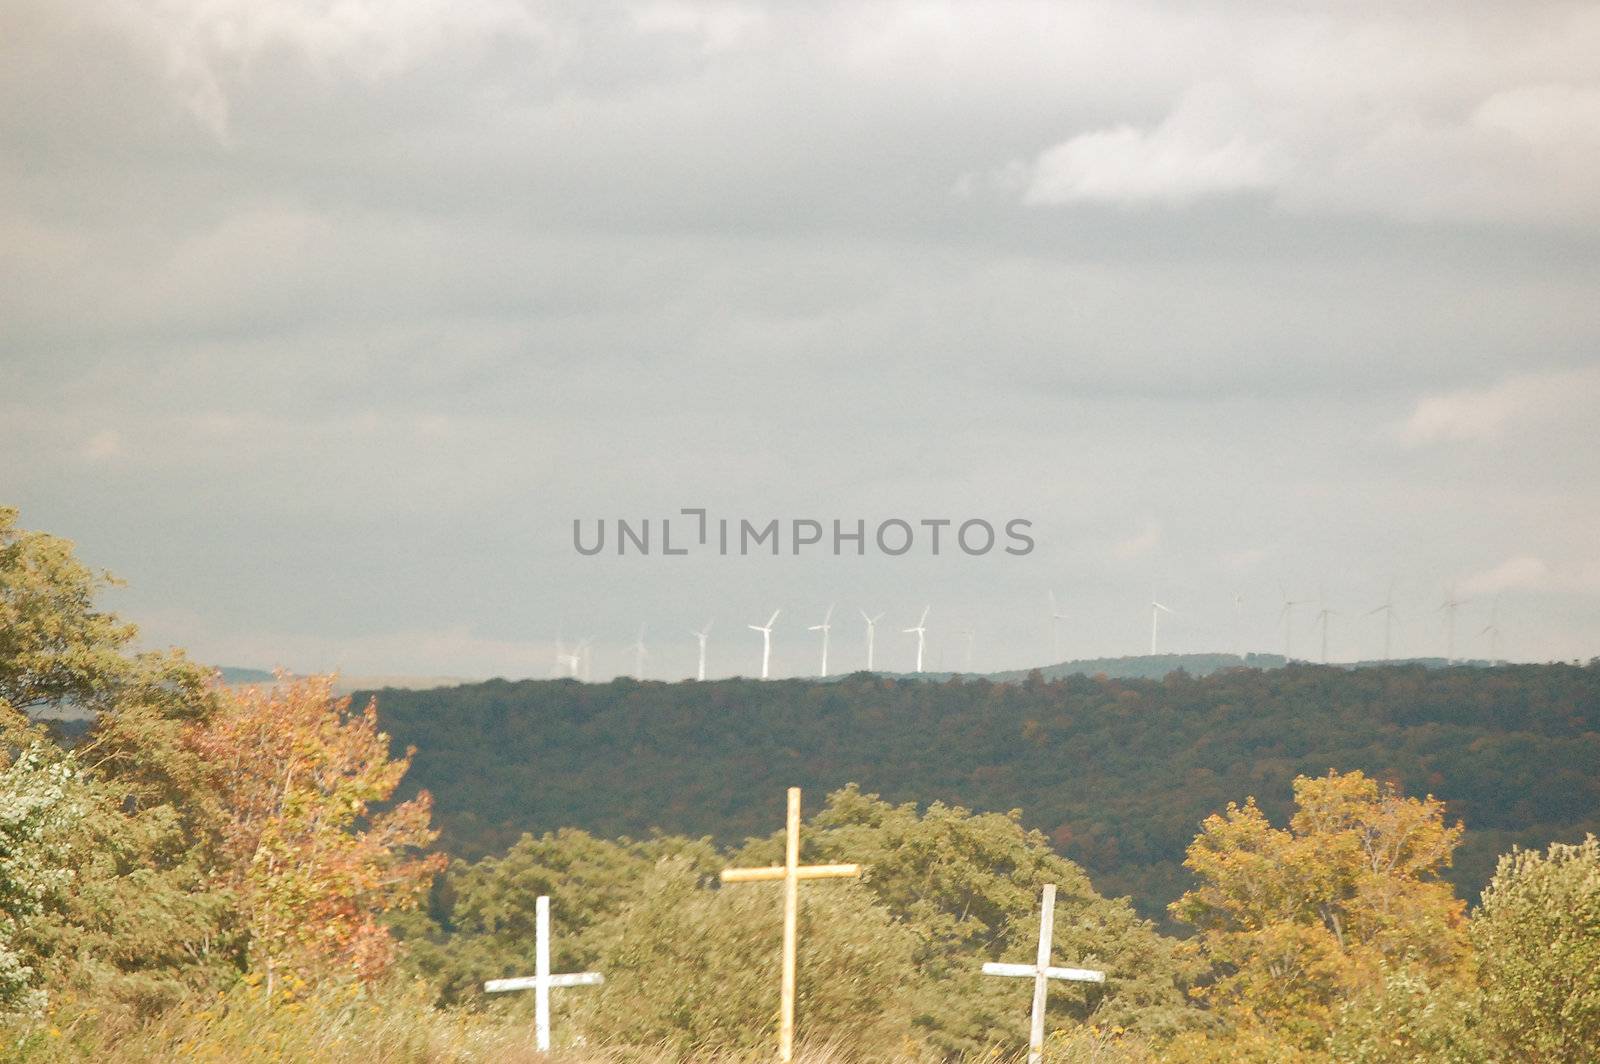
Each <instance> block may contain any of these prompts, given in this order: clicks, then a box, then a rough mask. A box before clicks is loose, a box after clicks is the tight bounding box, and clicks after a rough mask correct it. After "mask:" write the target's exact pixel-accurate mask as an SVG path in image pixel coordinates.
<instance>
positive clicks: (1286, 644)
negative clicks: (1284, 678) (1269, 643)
mask: <svg viewBox="0 0 1600 1064" xmlns="http://www.w3.org/2000/svg"><path fill="white" fill-rule="evenodd" d="M1278 591H1279V592H1280V593H1281V594H1282V595H1283V609H1281V610H1279V611H1278V620H1280V621H1282V622H1283V663H1284V664H1285V665H1287V664H1288V663H1289V662H1290V661H1291V660H1293V658H1294V610H1295V607H1296V606H1304V605H1305V600H1304V599H1292V598H1290V597H1289V592H1287V591H1285V590H1284V589H1283V587H1282V586H1281V585H1280V586H1279V587H1278Z"/></svg>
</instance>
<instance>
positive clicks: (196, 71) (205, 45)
mask: <svg viewBox="0 0 1600 1064" xmlns="http://www.w3.org/2000/svg"><path fill="white" fill-rule="evenodd" d="M99 14H100V16H101V17H102V18H103V19H104V20H105V21H107V22H109V23H110V24H112V25H116V26H121V27H125V28H126V29H127V31H128V32H130V33H132V34H133V35H136V36H138V37H140V38H142V39H143V40H144V41H145V42H146V43H147V44H148V45H149V46H150V47H151V48H152V49H153V50H154V51H156V52H157V54H159V55H160V56H161V59H162V62H163V64H164V66H165V68H166V74H167V76H168V78H169V79H170V80H171V82H172V84H173V86H174V87H175V88H176V90H177V91H178V93H179V95H180V97H181V98H182V101H183V103H184V105H185V106H186V107H187V108H188V110H189V111H190V112H191V113H192V114H193V115H194V117H195V118H196V119H197V120H199V121H200V122H201V124H203V125H204V126H206V127H207V128H209V129H210V130H211V131H212V132H214V133H216V134H217V135H218V136H223V137H225V136H226V135H227V132H228V125H229V111H230V94H231V92H232V91H233V89H234V88H235V87H236V84H237V83H238V82H240V81H241V79H242V76H245V75H248V73H249V71H250V68H251V67H252V66H253V65H254V64H255V63H256V61H257V60H259V59H260V58H261V57H263V56H265V55H267V54H269V53H271V52H272V51H274V50H283V51H286V52H289V53H292V54H294V55H296V56H298V57H300V58H301V59H303V60H304V61H306V62H307V63H308V64H309V65H310V66H311V67H312V68H313V69H314V70H316V71H317V72H319V73H321V74H329V73H336V72H342V73H348V74H353V75H355V76H356V77H359V78H364V79H367V80H377V79H381V78H391V77H395V76H397V75H399V74H402V73H404V72H406V71H408V70H411V69H413V68H415V67H416V66H418V65H419V64H421V63H422V62H424V61H425V60H427V59H429V58H430V57H432V56H435V55H437V54H439V53H441V52H444V51H447V50H450V49H459V48H462V47H468V48H478V47H482V46H484V45H486V44H487V43H488V42H489V41H491V40H493V39H494V38H496V37H513V38H518V39H523V40H540V41H544V40H548V39H549V33H548V31H547V29H546V27H545V26H544V25H543V23H541V22H540V20H539V19H538V18H536V17H535V16H534V14H533V13H532V11H531V10H530V8H529V7H528V6H527V5H524V4H521V3H517V2H516V0H400V2H395V0H340V2H339V3H328V2H326V0H273V2H271V3H260V2H257V0H160V2H156V3H144V2H138V0H103V2H102V4H101V5H99Z"/></svg>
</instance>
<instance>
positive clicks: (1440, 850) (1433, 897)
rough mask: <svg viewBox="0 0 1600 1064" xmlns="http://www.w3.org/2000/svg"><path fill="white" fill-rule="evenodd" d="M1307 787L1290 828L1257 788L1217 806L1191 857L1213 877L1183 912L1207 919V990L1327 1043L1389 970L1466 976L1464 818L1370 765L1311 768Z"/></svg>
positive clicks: (1243, 1016)
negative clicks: (1376, 774)
mask: <svg viewBox="0 0 1600 1064" xmlns="http://www.w3.org/2000/svg"><path fill="white" fill-rule="evenodd" d="M1294 797H1295V803H1296V807H1297V808H1296V811H1295V813H1294V815H1293V817H1292V818H1291V820H1290V822H1289V826H1288V828H1287V829H1279V828H1274V827H1273V826H1272V825H1271V824H1270V823H1269V822H1268V820H1267V818H1266V816H1265V815H1264V814H1263V813H1262V812H1261V810H1260V809H1259V808H1257V806H1256V804H1255V801H1254V799H1250V800H1247V801H1246V802H1245V804H1244V805H1243V806H1240V805H1236V804H1233V803H1230V804H1229V805H1228V808H1227V811H1226V812H1225V813H1224V814H1221V815H1213V816H1211V817H1209V818H1207V819H1206V821H1205V823H1204V825H1203V827H1202V830H1201V832H1200V834H1199V835H1198V836H1196V838H1195V840H1194V842H1193V844H1191V845H1190V847H1189V853H1188V859H1187V861H1186V862H1185V863H1186V864H1187V865H1188V867H1189V868H1190V869H1191V870H1192V871H1193V872H1194V874H1195V876H1196V877H1197V879H1198V880H1199V885H1198V886H1197V887H1195V889H1193V890H1191V891H1189V892H1188V893H1186V894H1184V896H1183V897H1182V898H1181V899H1179V900H1178V901H1176V902H1174V903H1173V905H1172V906H1171V911H1172V914H1173V915H1174V916H1175V917H1177V918H1178V919H1180V920H1184V921H1186V922H1188V923H1190V924H1193V925H1195V926H1196V927H1197V928H1199V929H1200V935H1199V937H1198V947H1199V949H1200V950H1201V952H1202V953H1203V955H1204V956H1205V957H1206V958H1207V959H1208V960H1209V961H1210V962H1211V964H1212V965H1213V967H1214V969H1215V973H1216V978H1215V981H1214V982H1213V983H1212V984H1210V985H1209V986H1207V987H1206V988H1205V989H1204V991H1203V995H1202V996H1203V997H1204V998H1205V999H1206V1000H1208V1001H1209V1002H1210V1003H1211V1004H1213V1005H1214V1006H1216V1007H1217V1008H1219V1009H1220V1010H1222V1011H1223V1012H1224V1013H1226V1014H1228V1015H1229V1016H1231V1017H1232V1018H1233V1019H1235V1020H1237V1021H1238V1022H1239V1023H1241V1024H1242V1025H1245V1026H1249V1025H1256V1024H1259V1025H1263V1026H1265V1027H1267V1028H1270V1029H1273V1030H1275V1031H1276V1032H1278V1034H1279V1035H1281V1036H1282V1037H1283V1039H1284V1040H1285V1041H1287V1042H1288V1043H1290V1044H1294V1045H1300V1046H1304V1047H1316V1046H1320V1045H1323V1044H1324V1043H1325V1042H1326V1039H1327V1036H1328V1032H1329V1030H1330V1029H1331V1027H1332V1024H1333V1021H1334V1013H1335V1010H1336V1009H1337V1007H1338V1006H1339V1004H1340V1003H1341V1002H1342V1001H1343V1000H1344V999H1346V998H1347V997H1350V996H1352V995H1353V994H1355V992H1357V991H1358V990H1361V989H1363V988H1370V987H1372V986H1374V985H1376V984H1378V983H1380V982H1381V981H1382V980H1383V978H1384V977H1385V974H1386V973H1388V972H1391V971H1411V972H1415V973H1418V974H1420V975H1422V976H1424V977H1426V978H1427V979H1429V980H1431V981H1434V982H1437V981H1439V980H1455V979H1459V978H1461V977H1463V976H1464V975H1465V974H1466V969H1467V966H1468V962H1469V956H1470V954H1469V946H1468V942H1467V938H1466V922H1465V919H1464V915H1463V910H1464V905H1463V903H1462V902H1461V901H1460V900H1458V899H1457V898H1456V897H1455V896H1454V895H1453V894H1452V892H1451V889H1450V887H1449V885H1448V884H1447V883H1445V882H1443V881H1442V880H1441V879H1440V878H1439V875H1440V872H1441V870H1442V869H1443V868H1445V867H1446V866H1448V864H1449V862H1450V855H1451V852H1452V850H1454V848H1455V846H1456V844H1457V842H1458V841H1459V839H1460V837H1461V828H1460V826H1459V825H1447V824H1446V823H1445V820H1444V807H1443V804H1442V803H1440V802H1438V801H1436V800H1435V799H1433V798H1432V797H1431V796H1430V797H1428V798H1424V799H1420V800H1419V799H1413V798H1406V797H1404V796H1402V795H1400V794H1399V793H1398V792H1397V791H1396V790H1395V789H1394V788H1393V787H1391V786H1387V785H1381V784H1379V783H1378V782H1377V781H1376V780H1372V779H1369V778H1368V777H1366V776H1365V775H1363V774H1361V773H1360V772H1352V773H1349V774H1347V775H1340V774H1338V773H1335V772H1330V773H1329V774H1328V775H1327V776H1324V777H1320V778H1310V777H1305V776H1302V777H1299V778H1297V779H1296V780H1295V781H1294Z"/></svg>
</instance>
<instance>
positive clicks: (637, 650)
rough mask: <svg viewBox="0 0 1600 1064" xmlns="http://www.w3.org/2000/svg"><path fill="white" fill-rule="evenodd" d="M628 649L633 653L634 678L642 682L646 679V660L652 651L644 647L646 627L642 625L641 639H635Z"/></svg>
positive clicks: (640, 630) (640, 629) (640, 628)
mask: <svg viewBox="0 0 1600 1064" xmlns="http://www.w3.org/2000/svg"><path fill="white" fill-rule="evenodd" d="M628 649H629V650H631V651H633V678H634V679H636V680H642V679H644V659H645V658H648V657H649V656H650V651H648V650H646V649H645V647H644V625H642V624H641V625H640V626H639V638H638V639H635V640H634V641H633V643H632V645H630V646H629V647H628Z"/></svg>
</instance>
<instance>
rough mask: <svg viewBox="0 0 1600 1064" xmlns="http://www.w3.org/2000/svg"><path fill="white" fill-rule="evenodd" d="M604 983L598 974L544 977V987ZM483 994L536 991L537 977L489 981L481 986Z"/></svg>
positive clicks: (582, 973)
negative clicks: (507, 991)
mask: <svg viewBox="0 0 1600 1064" xmlns="http://www.w3.org/2000/svg"><path fill="white" fill-rule="evenodd" d="M605 981H606V977H605V976H603V975H601V974H600V973H599V972H572V973H570V974H568V975H551V976H546V977H545V980H544V985H545V986H549V987H558V986H599V985H600V984H601V983H603V982H605ZM483 989H484V992H485V993H488V994H498V993H501V992H502V991H506V990H537V989H539V977H538V976H537V975H523V976H518V977H517V978H515V979H490V980H489V981H488V982H487V983H484V984H483Z"/></svg>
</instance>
